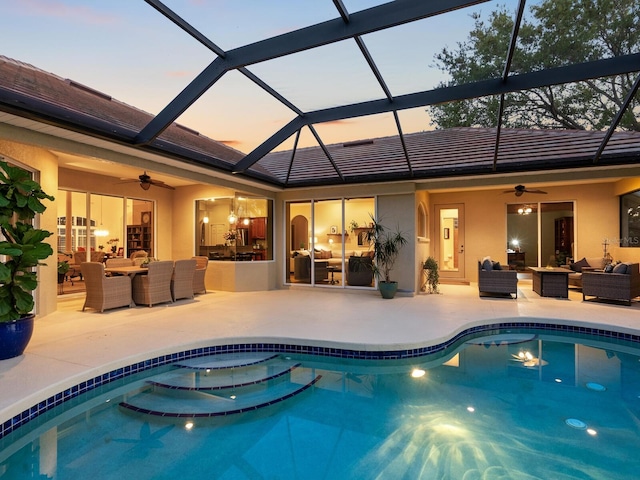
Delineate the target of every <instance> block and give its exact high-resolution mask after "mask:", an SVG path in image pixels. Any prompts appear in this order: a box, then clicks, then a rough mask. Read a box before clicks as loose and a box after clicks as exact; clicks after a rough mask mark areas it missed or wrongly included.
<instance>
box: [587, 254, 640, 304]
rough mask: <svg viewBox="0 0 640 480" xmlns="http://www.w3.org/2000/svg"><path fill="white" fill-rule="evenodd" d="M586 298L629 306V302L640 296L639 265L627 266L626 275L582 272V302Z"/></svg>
mask: <svg viewBox="0 0 640 480" xmlns="http://www.w3.org/2000/svg"><path fill="white" fill-rule="evenodd" d="M587 296H593V297H597V298H603V299H607V300H620V301H623V302H626V303H627V305H631V300H633V299H634V298H636V297H637V296H640V270H639V265H638V264H637V263H630V264H627V272H626V273H605V272H583V273H582V300H585V299H586V297H587Z"/></svg>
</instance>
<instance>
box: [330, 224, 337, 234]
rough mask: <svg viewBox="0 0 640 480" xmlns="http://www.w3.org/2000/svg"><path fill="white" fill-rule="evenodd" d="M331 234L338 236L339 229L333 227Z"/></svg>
mask: <svg viewBox="0 0 640 480" xmlns="http://www.w3.org/2000/svg"><path fill="white" fill-rule="evenodd" d="M329 233H330V234H332V235H337V234H338V227H337V226H336V225H331V228H330V229H329Z"/></svg>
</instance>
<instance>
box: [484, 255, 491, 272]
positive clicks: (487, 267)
mask: <svg viewBox="0 0 640 480" xmlns="http://www.w3.org/2000/svg"><path fill="white" fill-rule="evenodd" d="M482 269H483V270H486V271H487V272H490V271H491V270H493V262H492V261H491V259H490V258H489V257H487V258H485V259H484V260H483V261H482Z"/></svg>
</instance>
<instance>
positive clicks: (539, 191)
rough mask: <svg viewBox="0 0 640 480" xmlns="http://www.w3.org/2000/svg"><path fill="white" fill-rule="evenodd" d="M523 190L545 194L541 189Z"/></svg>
mask: <svg viewBox="0 0 640 480" xmlns="http://www.w3.org/2000/svg"><path fill="white" fill-rule="evenodd" d="M525 192H527V193H544V194H545V195H546V193H547V192H544V191H542V190H525Z"/></svg>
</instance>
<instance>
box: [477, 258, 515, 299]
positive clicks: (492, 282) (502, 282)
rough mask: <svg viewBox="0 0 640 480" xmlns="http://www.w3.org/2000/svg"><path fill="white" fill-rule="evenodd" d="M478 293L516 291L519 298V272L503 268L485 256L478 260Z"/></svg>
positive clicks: (509, 292) (508, 292) (509, 293)
mask: <svg viewBox="0 0 640 480" xmlns="http://www.w3.org/2000/svg"><path fill="white" fill-rule="evenodd" d="M478 293H499V294H508V295H511V294H512V293H515V295H516V296H515V298H518V272H516V271H515V270H503V269H502V267H500V266H499V264H497V263H494V262H492V261H491V259H490V258H489V257H485V258H484V259H483V260H482V261H479V262H478Z"/></svg>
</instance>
